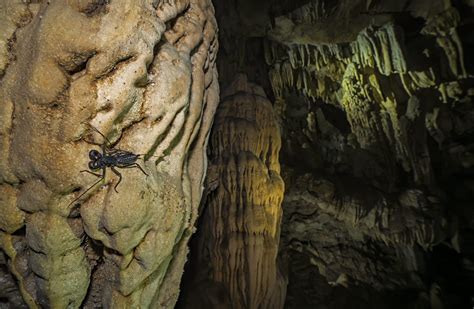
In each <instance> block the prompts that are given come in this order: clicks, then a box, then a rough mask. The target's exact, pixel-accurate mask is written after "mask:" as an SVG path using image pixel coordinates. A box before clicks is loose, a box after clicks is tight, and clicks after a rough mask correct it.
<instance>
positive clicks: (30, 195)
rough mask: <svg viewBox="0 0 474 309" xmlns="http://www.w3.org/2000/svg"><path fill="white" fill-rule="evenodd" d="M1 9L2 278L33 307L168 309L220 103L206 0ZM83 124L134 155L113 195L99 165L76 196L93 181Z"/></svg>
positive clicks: (110, 178) (91, 136)
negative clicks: (137, 166)
mask: <svg viewBox="0 0 474 309" xmlns="http://www.w3.org/2000/svg"><path fill="white" fill-rule="evenodd" d="M0 6H2V10H1V13H0V14H1V15H0V24H1V25H2V27H1V28H2V31H1V32H2V33H1V36H0V42H1V44H0V102H2V108H1V109H0V112H1V114H0V118H1V121H0V123H1V128H0V145H1V146H0V149H1V153H0V156H1V158H0V162H1V163H0V191H1V193H0V196H1V199H0V208H1V211H0V248H1V249H2V250H3V251H4V252H5V254H6V256H7V260H8V266H9V267H8V269H9V274H7V275H10V274H12V275H13V276H14V277H15V279H16V281H17V282H18V288H19V290H20V291H21V294H22V297H23V300H24V301H25V302H26V304H27V305H28V306H29V307H32V308H35V307H52V308H66V307H68V308H78V307H80V306H81V305H83V306H84V307H112V308H116V307H117V308H118V307H141V308H146V307H156V308H172V307H173V306H174V304H175V302H176V299H177V295H178V291H179V282H180V278H181V274H182V269H183V267H184V263H185V260H186V253H187V243H188V239H189V236H190V235H191V232H192V229H193V225H194V222H195V220H196V217H197V209H198V205H199V203H200V199H201V194H202V184H203V178H204V175H205V171H206V152H205V147H206V144H207V142H206V141H207V137H208V135H209V131H210V126H211V123H212V119H213V115H214V112H215V109H216V106H217V103H218V83H217V74H216V68H215V65H214V63H215V58H216V53H217V39H216V30H217V25H216V22H215V19H214V9H213V7H212V4H211V2H210V1H208V0H191V1H188V0H183V1H145V0H143V1H118V2H117V1H111V2H109V1H101V0H90V1H65V2H63V1H43V2H39V3H38V2H37V1H34V3H28V2H27V1H25V2H18V1H3V2H2V4H1V5H0ZM92 128H96V129H97V130H99V131H100V132H102V133H103V135H104V136H106V137H107V139H108V140H110V143H111V145H109V146H110V147H112V148H115V149H123V150H127V151H131V152H133V153H136V154H143V155H142V156H141V159H139V161H138V163H139V164H140V165H141V166H142V167H143V169H144V170H145V171H146V173H147V174H148V175H144V174H143V173H142V172H141V171H140V170H139V169H122V170H120V172H121V174H122V177H123V178H122V182H121V183H120V185H119V186H118V187H117V191H118V192H115V191H114V186H115V185H117V184H118V180H119V177H118V175H116V174H114V173H112V172H111V170H110V169H107V175H106V177H105V180H103V181H101V182H99V183H98V184H97V185H96V186H94V187H93V188H92V189H91V190H90V191H88V192H87V193H86V194H85V195H83V196H81V194H82V193H84V192H86V190H87V189H88V187H90V186H91V184H93V183H94V182H95V181H96V177H95V176H93V175H90V174H87V173H82V174H81V173H80V171H81V170H84V169H87V166H88V165H87V164H88V161H89V158H88V152H89V150H91V149H96V150H98V151H100V150H101V149H100V147H99V146H98V144H104V143H105V142H106V141H105V140H104V137H102V136H101V135H100V134H98V133H97V132H96V131H95V130H94V129H92ZM78 197H80V198H79V199H78V200H76V201H75V199H76V198H78ZM2 269H3V268H2ZM2 274H3V273H2ZM5 278H7V277H5ZM8 280H9V279H8V278H7V279H4V277H3V276H2V280H1V282H2V284H3V282H9V281H8ZM2 297H3V296H2ZM12 303H13V302H12Z"/></svg>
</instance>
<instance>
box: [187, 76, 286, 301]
mask: <svg viewBox="0 0 474 309" xmlns="http://www.w3.org/2000/svg"><path fill="white" fill-rule="evenodd" d="M280 145H281V141H280V132H279V128H278V126H277V122H276V118H275V116H274V113H273V110H272V106H271V104H270V102H269V101H268V99H267V98H266V95H265V93H264V92H263V89H262V88H261V87H259V86H257V85H255V84H252V83H250V82H248V81H247V77H246V76H245V75H239V76H237V78H236V80H235V81H234V82H233V83H232V84H231V85H230V86H229V88H228V89H227V90H226V91H224V93H223V94H222V102H221V103H220V104H219V108H218V111H217V114H216V119H215V124H214V127H213V132H212V134H211V138H210V143H209V146H210V148H209V153H210V155H209V159H210V166H209V174H208V186H207V187H208V188H209V190H211V191H210V192H209V193H208V196H207V200H206V201H205V204H204V205H203V211H202V214H201V218H200V222H201V224H200V225H198V227H199V230H198V233H197V236H196V237H197V239H195V242H196V248H194V251H195V255H194V257H192V258H191V262H192V263H193V264H194V265H195V266H194V267H195V269H196V270H197V271H196V274H197V276H196V278H193V283H192V284H190V286H189V290H190V293H185V294H184V296H183V297H184V301H186V302H187V305H186V307H187V308H283V304H284V297H285V288H286V282H285V278H284V277H283V276H282V274H281V273H280V269H279V265H278V263H277V255H278V247H279V246H278V245H279V239H280V221H281V215H282V209H281V202H282V199H283V191H284V184H283V181H282V179H281V177H280V164H279V157H278V154H279V151H280ZM207 265H209V266H207ZM194 290H195V291H197V293H196V292H195V293H194V295H193V292H192V291H194ZM214 291H216V292H214ZM218 293H220V295H216V294H218ZM219 297H220V300H219V301H218V302H214V303H213V300H212V298H214V299H219ZM197 303H199V304H200V305H199V306H197Z"/></svg>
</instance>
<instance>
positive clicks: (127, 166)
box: [120, 163, 148, 176]
mask: <svg viewBox="0 0 474 309" xmlns="http://www.w3.org/2000/svg"><path fill="white" fill-rule="evenodd" d="M134 167H136V168H138V169H140V171H142V173H143V174H145V175H147V176H148V174H147V173H146V172H145V171H144V170H143V168H142V167H141V166H140V164H138V163H132V164H129V165H125V166H121V167H120V168H134Z"/></svg>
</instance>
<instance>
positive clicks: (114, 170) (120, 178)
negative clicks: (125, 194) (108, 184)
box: [110, 166, 122, 193]
mask: <svg viewBox="0 0 474 309" xmlns="http://www.w3.org/2000/svg"><path fill="white" fill-rule="evenodd" d="M110 169H111V170H112V172H114V173H115V175H117V176H119V181H118V182H117V184H116V185H115V187H114V190H115V192H117V193H118V191H117V186H118V185H119V183H120V182H121V181H122V174H120V173H119V171H117V170H116V169H115V168H114V167H113V166H111V167H110Z"/></svg>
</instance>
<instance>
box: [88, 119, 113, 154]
mask: <svg viewBox="0 0 474 309" xmlns="http://www.w3.org/2000/svg"><path fill="white" fill-rule="evenodd" d="M83 123H84V124H86V125H88V126H89V127H90V128H91V129H92V130H94V131H96V132H97V133H99V134H100V136H102V137H103V138H104V140H105V141H106V142H107V147H109V148H111V147H112V143H111V142H110V140H109V139H108V138H107V137H106V136H105V135H104V134H102V132H100V131H99V130H98V129H97V128H96V127H94V126H93V125H91V124H90V123H88V122H83Z"/></svg>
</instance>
